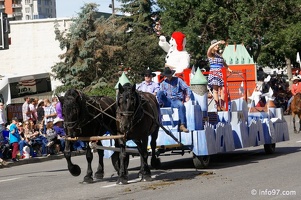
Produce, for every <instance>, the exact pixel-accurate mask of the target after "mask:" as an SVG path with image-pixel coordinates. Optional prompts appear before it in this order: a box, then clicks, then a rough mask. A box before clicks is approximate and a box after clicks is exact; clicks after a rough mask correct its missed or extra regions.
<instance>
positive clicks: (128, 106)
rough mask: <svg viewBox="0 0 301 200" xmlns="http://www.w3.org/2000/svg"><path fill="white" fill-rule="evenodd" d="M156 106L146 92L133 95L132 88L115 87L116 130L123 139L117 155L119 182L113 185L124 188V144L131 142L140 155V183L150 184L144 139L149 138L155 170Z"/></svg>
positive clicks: (133, 89)
mask: <svg viewBox="0 0 301 200" xmlns="http://www.w3.org/2000/svg"><path fill="white" fill-rule="evenodd" d="M159 117H160V112H159V105H158V102H157V100H156V97H155V96H154V95H153V94H151V93H147V92H137V91H136V85H135V84H134V85H133V86H132V85H131V84H125V85H124V86H122V85H121V84H119V85H118V95H117V115H116V118H117V128H118V129H119V131H120V132H121V133H123V134H125V137H124V138H125V139H119V145H120V150H121V153H120V154H119V159H120V166H119V178H118V181H117V184H126V183H127V181H128V171H127V166H126V160H125V159H126V152H125V143H126V140H133V142H134V143H135V144H136V145H137V149H138V151H139V154H140V161H141V167H140V171H139V174H140V175H141V176H142V179H141V180H142V181H151V180H152V178H151V172H150V168H149V166H148V164H147V159H148V152H147V145H148V136H149V135H151V142H150V145H151V149H152V159H151V165H152V166H153V167H155V168H157V167H158V166H159V165H160V160H159V159H158V158H156V155H155V151H156V140H157V137H158V131H159Z"/></svg>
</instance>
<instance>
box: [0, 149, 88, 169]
mask: <svg viewBox="0 0 301 200" xmlns="http://www.w3.org/2000/svg"><path fill="white" fill-rule="evenodd" d="M85 154H86V151H84V150H82V151H72V153H71V156H72V157H74V156H80V155H85ZM62 158H64V153H60V154H57V155H49V156H44V157H34V158H28V159H20V160H19V161H18V162H12V161H11V160H6V163H7V164H6V165H0V169H2V168H7V167H13V166H18V165H25V164H30V163H38V162H45V161H49V160H57V159H62Z"/></svg>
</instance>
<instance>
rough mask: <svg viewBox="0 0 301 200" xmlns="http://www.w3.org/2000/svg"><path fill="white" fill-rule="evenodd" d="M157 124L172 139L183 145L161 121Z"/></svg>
mask: <svg viewBox="0 0 301 200" xmlns="http://www.w3.org/2000/svg"><path fill="white" fill-rule="evenodd" d="M158 124H159V126H160V127H161V128H162V129H163V131H164V132H165V133H166V134H167V135H169V136H170V137H171V138H172V139H174V141H176V142H177V143H178V144H179V145H181V146H183V144H182V143H181V142H180V141H179V140H178V138H176V137H175V136H174V135H173V134H172V133H171V132H170V131H169V130H167V129H166V128H165V127H164V126H163V125H162V124H161V123H158Z"/></svg>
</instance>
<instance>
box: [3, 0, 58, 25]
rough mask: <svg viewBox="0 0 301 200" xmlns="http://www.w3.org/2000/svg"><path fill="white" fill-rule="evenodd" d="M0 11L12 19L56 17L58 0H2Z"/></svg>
mask: <svg viewBox="0 0 301 200" xmlns="http://www.w3.org/2000/svg"><path fill="white" fill-rule="evenodd" d="M0 12H4V13H7V15H8V18H9V19H10V20H33V19H46V18H56V0H0Z"/></svg>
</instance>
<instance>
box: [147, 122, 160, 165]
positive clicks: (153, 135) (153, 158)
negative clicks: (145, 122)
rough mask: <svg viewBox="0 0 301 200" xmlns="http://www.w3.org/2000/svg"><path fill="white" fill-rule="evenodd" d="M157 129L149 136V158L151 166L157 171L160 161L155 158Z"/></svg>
mask: <svg viewBox="0 0 301 200" xmlns="http://www.w3.org/2000/svg"><path fill="white" fill-rule="evenodd" d="M158 131H159V127H158V129H157V130H156V131H155V132H154V133H153V134H152V135H151V136H152V137H151V142H150V145H151V148H152V158H151V166H152V167H153V168H155V169H158V168H159V167H160V166H161V161H160V159H159V158H157V156H156V148H157V138H158Z"/></svg>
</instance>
